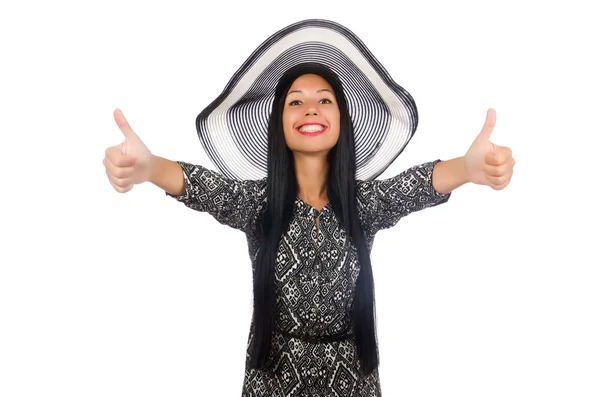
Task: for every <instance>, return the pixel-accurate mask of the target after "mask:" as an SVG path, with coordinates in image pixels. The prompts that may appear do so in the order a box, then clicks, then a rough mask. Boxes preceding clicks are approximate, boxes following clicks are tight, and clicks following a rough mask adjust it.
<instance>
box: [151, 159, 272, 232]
mask: <svg viewBox="0 0 600 397" xmlns="http://www.w3.org/2000/svg"><path fill="white" fill-rule="evenodd" d="M150 182H152V183H153V184H154V185H156V186H158V187H159V188H161V189H163V190H164V191H165V193H166V195H167V196H170V197H172V198H174V199H176V200H177V201H179V202H181V203H183V204H184V205H185V206H187V207H189V208H191V209H193V210H196V211H200V212H206V213H208V214H210V215H212V216H213V217H214V218H215V219H216V220H217V221H218V222H219V223H221V224H223V225H227V226H230V227H232V228H234V229H238V230H242V231H244V232H246V233H248V232H252V231H254V230H255V227H256V225H257V222H258V220H259V217H260V214H261V212H262V210H263V209H264V208H265V204H266V200H265V199H266V183H265V180H264V179H263V180H243V181H242V180H236V179H229V178H226V177H225V176H224V175H222V174H221V173H219V172H217V171H213V170H210V169H208V168H205V167H203V166H201V165H194V164H190V163H186V162H183V161H171V160H167V159H164V158H161V157H156V156H154V157H153V159H152V166H151V175H150Z"/></svg>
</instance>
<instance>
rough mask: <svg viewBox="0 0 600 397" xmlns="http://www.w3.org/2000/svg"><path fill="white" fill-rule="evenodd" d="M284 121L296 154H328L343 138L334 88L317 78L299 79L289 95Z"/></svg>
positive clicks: (304, 76) (288, 137) (292, 148)
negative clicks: (341, 137) (340, 137)
mask: <svg viewBox="0 0 600 397" xmlns="http://www.w3.org/2000/svg"><path fill="white" fill-rule="evenodd" d="M282 120H283V132H284V135H285V141H286V143H287V146H288V147H289V148H290V149H291V150H292V151H293V152H299V153H304V154H318V153H327V152H329V150H330V149H331V148H332V147H334V146H335V144H336V143H337V141H338V138H339V136H340V110H339V107H338V103H337V101H336V98H335V95H334V92H333V88H331V85H329V83H328V82H327V81H326V80H325V79H324V78H322V77H321V76H318V75H316V74H305V75H302V76H300V77H298V78H297V79H296V80H295V81H294V83H293V84H292V86H291V87H290V89H289V90H288V92H287V96H286V98H285V105H284V107H283V115H282Z"/></svg>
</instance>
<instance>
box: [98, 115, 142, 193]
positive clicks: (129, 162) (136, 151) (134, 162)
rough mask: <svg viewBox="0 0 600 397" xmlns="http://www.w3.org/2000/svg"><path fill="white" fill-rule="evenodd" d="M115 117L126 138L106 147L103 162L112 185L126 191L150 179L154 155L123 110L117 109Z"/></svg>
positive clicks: (119, 190)
mask: <svg viewBox="0 0 600 397" xmlns="http://www.w3.org/2000/svg"><path fill="white" fill-rule="evenodd" d="M114 117H115V121H116V122H117V125H118V126H119V129H120V130H121V132H122V133H123V137H124V138H125V140H124V141H123V142H122V143H120V144H119V145H117V146H111V147H109V148H108V149H106V151H105V155H104V160H102V164H104V167H105V168H106V175H107V176H108V181H109V182H110V184H111V185H112V187H113V188H114V189H115V190H116V191H117V192H119V193H126V192H128V191H130V190H131V189H132V188H133V186H134V185H137V184H140V183H143V182H147V181H149V180H150V168H151V163H152V157H153V156H152V153H150V150H148V148H147V147H146V145H145V144H144V142H142V140H141V139H140V138H139V137H138V136H137V135H136V134H135V133H134V132H133V130H132V129H131V127H130V126H129V123H128V122H127V120H126V119H125V116H124V115H123V113H122V112H121V110H119V109H116V110H115V112H114Z"/></svg>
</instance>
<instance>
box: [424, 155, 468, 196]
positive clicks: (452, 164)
mask: <svg viewBox="0 0 600 397" xmlns="http://www.w3.org/2000/svg"><path fill="white" fill-rule="evenodd" d="M467 182H469V176H468V175H467V169H466V167H465V158H464V157H457V158H455V159H452V160H447V161H440V162H439V163H437V164H436V165H435V167H434V168H433V176H432V183H433V187H434V189H435V190H436V191H437V192H438V193H440V194H448V193H451V192H452V191H453V190H455V189H457V188H459V187H460V186H462V185H464V184H465V183H467Z"/></svg>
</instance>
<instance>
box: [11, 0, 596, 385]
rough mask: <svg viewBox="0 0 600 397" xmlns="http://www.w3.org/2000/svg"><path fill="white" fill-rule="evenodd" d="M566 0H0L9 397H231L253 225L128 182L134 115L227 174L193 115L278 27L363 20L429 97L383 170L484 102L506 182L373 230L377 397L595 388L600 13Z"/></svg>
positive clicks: (247, 298) (442, 140) (150, 131)
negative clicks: (125, 125) (124, 143)
mask: <svg viewBox="0 0 600 397" xmlns="http://www.w3.org/2000/svg"><path fill="white" fill-rule="evenodd" d="M593 3H594V2H592V1H589V2H588V3H587V4H584V3H583V2H581V1H579V2H574V1H568V2H567V1H562V2H557V1H553V2H550V1H544V2H542V1H539V2H533V1H513V2H508V1H477V2H475V1H473V2H466V1H452V2H442V1H439V2H437V3H434V2H428V1H418V2H417V1H410V2H409V1H398V2H394V9H392V8H391V7H392V6H391V5H390V4H392V3H387V4H385V5H384V2H382V1H368V2H364V3H362V4H359V5H350V4H349V3H347V2H345V1H339V2H337V1H336V2H334V1H322V2H319V1H312V2H285V1H274V2H266V1H261V2H241V1H240V2H238V3H234V2H224V1H223V2H216V3H214V4H211V5H201V2H200V1H195V2H175V1H170V2H169V5H167V2H162V3H159V2H150V1H146V2H141V1H140V2H133V1H123V0H119V1H102V2H95V3H92V2H81V1H80V2H75V1H71V2H67V1H52V2H42V1H38V2H32V1H29V2H27V1H21V2H10V5H9V2H8V1H7V2H3V3H2V6H1V7H0V43H1V50H2V51H1V57H2V59H1V62H0V70H1V73H0V101H1V102H0V106H1V107H0V133H1V134H2V140H1V143H0V152H1V153H0V162H1V164H0V166H1V167H0V173H1V180H2V183H1V185H0V186H1V189H2V194H1V196H0V197H1V198H0V200H1V205H0V216H1V218H0V225H1V227H2V234H1V239H0V244H1V246H0V248H1V249H0V255H1V256H0V261H1V262H0V263H1V265H0V396H2V397H18V396H19V397H20V396H35V397H42V396H61V397H67V396H77V397H82V396H85V397H95V396H111V397H118V396H127V397H132V396H144V397H149V396H178V397H184V396H239V395H240V394H241V390H242V381H243V375H244V358H245V347H246V340H247V336H248V331H249V324H250V316H251V307H252V289H251V270H250V262H249V259H248V255H247V246H246V241H245V237H244V235H243V234H242V233H241V232H238V231H236V230H233V229H230V228H228V227H226V226H222V225H220V224H219V223H217V222H216V221H215V220H214V219H213V218H211V217H210V216H209V215H207V214H202V213H198V212H194V211H192V210H190V209H187V208H186V207H184V206H183V205H182V204H180V203H177V202H176V201H174V200H173V199H170V198H168V197H166V196H165V195H164V193H163V192H162V191H160V190H159V189H158V188H156V187H154V186H151V185H148V186H145V185H142V186H136V187H135V188H134V189H133V190H132V191H131V192H130V193H128V194H124V195H122V194H118V193H116V192H115V191H114V190H113V189H112V187H111V186H110V185H109V183H108V181H107V179H106V175H105V173H104V168H103V165H102V158H103V156H104V150H105V149H106V148H107V147H108V146H112V145H116V144H118V143H120V142H121V139H122V135H121V132H120V131H119V129H118V128H117V126H116V124H115V122H114V119H113V115H112V113H113V110H114V109H115V108H120V109H122V110H123V112H124V114H125V116H126V117H127V118H128V120H129V122H130V124H131V126H132V128H133V129H134V131H136V132H137V133H138V134H139V135H140V136H141V137H142V139H143V140H144V141H145V142H146V144H147V145H148V146H149V148H150V149H151V150H152V151H153V152H154V153H155V154H157V155H160V156H164V157H167V158H170V159H179V160H186V161H190V162H196V163H199V164H203V165H205V166H208V167H209V168H212V169H214V166H213V165H212V163H210V161H209V160H208V158H207V157H206V155H205V154H204V151H203V149H202V147H201V145H200V142H199V140H198V138H197V135H196V129H195V118H196V116H197V114H198V113H199V112H200V111H201V110H202V109H203V108H204V107H205V106H207V105H208V104H209V103H210V102H211V101H212V100H213V99H214V98H215V97H216V96H217V95H218V94H219V93H220V92H221V90H222V89H223V88H224V87H225V85H226V83H227V82H228V80H229V78H230V77H231V75H232V74H233V73H234V72H235V71H236V70H237V68H238V67H239V66H240V65H241V64H242V63H243V61H244V60H245V59H246V58H247V57H248V56H249V55H250V53H251V52H252V51H253V50H254V48H255V47H256V46H258V45H259V44H260V43H261V42H262V41H263V40H264V39H266V38H267V37H268V36H269V35H271V34H272V33H274V32H275V31H276V30H278V29H280V28H283V27H284V26H286V25H288V24H290V23H292V22H296V21H298V20H301V19H304V18H326V19H332V20H335V21H337V22H340V23H342V24H344V25H345V26H347V27H348V28H350V29H351V30H352V31H354V32H355V33H356V34H358V35H359V37H361V39H362V40H363V41H364V42H365V43H366V45H367V46H368V47H369V49H370V50H371V51H372V52H373V54H374V55H375V56H376V57H377V58H378V59H379V60H380V61H381V62H382V63H383V65H384V66H385V67H386V68H387V69H388V71H389V72H390V73H391V74H392V76H393V78H394V79H395V80H396V81H397V82H398V83H399V84H400V85H402V86H403V87H404V88H406V89H407V90H408V91H409V92H410V93H411V94H412V95H413V96H414V97H415V100H416V102H417V106H418V109H419V115H420V124H419V128H418V131H417V134H416V136H415V138H414V139H413V140H412V141H411V143H410V144H409V146H408V147H407V149H406V150H405V152H404V153H403V154H402V155H401V156H400V157H399V158H398V160H397V161H396V162H395V163H394V164H393V165H392V166H391V167H390V168H389V169H388V171H386V173H385V174H384V175H382V177H388V176H392V175H394V174H395V173H398V172H400V171H402V170H404V169H405V168H408V167H409V166H411V165H414V164H417V163H421V162H424V161H429V160H433V159H436V158H441V159H449V158H452V157H456V156H460V155H462V154H464V152H465V151H466V150H467V148H468V147H469V145H470V144H471V142H472V140H473V139H474V138H475V136H476V135H477V133H478V132H479V131H480V129H481V127H482V125H483V122H484V119H485V114H486V110H487V109H488V108H489V107H493V108H494V109H496V111H497V124H496V128H495V130H494V133H493V135H492V140H493V141H494V142H495V143H497V144H500V145H505V146H510V147H511V148H512V149H513V154H514V156H515V158H516V159H517V165H516V167H515V175H514V178H513V181H512V183H511V185H509V187H508V188H506V189H505V190H503V191H499V192H497V191H494V190H492V189H489V188H485V187H481V186H465V187H462V188H460V189H459V190H457V191H456V192H455V193H454V194H453V197H452V198H451V200H450V202H448V203H447V204H444V205H442V206H439V207H436V208H433V209H428V210H425V211H422V212H420V213H416V214H412V215H410V216H409V217H407V218H405V219H404V220H402V221H401V222H400V223H399V224H398V225H397V226H396V227H395V228H393V229H389V230H387V231H384V232H381V233H380V234H379V235H378V237H377V239H376V241H375V246H374V249H373V263H374V272H375V283H376V291H377V308H378V325H379V339H380V351H381V368H380V374H381V385H382V390H383V396H384V397H393V396H407V397H421V396H436V397H438V396H461V397H467V396H477V397H481V396H486V397H492V396H503V397H504V396H511V397H516V396H527V397H530V396H544V397H548V396H569V397H571V396H577V397H587V396H596V397H597V396H599V395H600V338H599V337H598V335H600V324H599V313H600V292H599V289H598V285H599V281H600V271H599V270H598V266H599V265H600V260H599V256H598V253H597V245H598V241H599V240H600V239H599V233H598V209H597V205H598V154H599V151H598V150H599V149H598V143H599V138H598V135H599V132H600V128H599V127H598V109H599V105H600V101H599V100H598V90H599V89H600V81H599V80H600V79H599V77H598V70H600V62H599V60H598V37H600V29H599V28H598V21H597V15H598V14H597V11H595V12H594V11H592V4H593Z"/></svg>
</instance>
